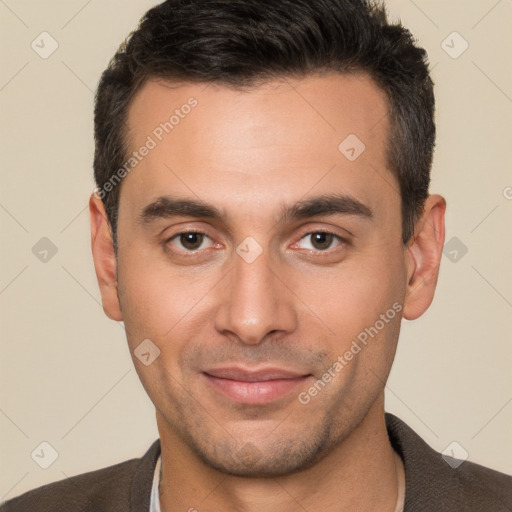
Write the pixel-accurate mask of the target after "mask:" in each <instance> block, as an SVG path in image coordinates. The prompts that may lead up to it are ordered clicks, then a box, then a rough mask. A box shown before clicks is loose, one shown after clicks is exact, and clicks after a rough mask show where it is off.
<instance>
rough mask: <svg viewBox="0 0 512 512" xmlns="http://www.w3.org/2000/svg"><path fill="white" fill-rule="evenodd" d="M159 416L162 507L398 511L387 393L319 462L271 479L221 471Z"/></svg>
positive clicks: (208, 511) (246, 511)
mask: <svg viewBox="0 0 512 512" xmlns="http://www.w3.org/2000/svg"><path fill="white" fill-rule="evenodd" d="M157 423H158V429H159V432H160V441H161V449H162V478H161V482H160V505H161V511H162V512H173V511H175V510H190V511H194V510H197V511H199V512H214V511H218V510H237V511H240V512H259V511H261V510H280V512H292V511H293V512H295V511H296V510H298V509H305V510H310V511H314V510H322V511H324V512H331V511H332V512H334V511H336V512H340V511H353V510H357V511H359V512H373V511H379V512H388V511H389V512H394V511H395V507H396V503H397V499H398V495H399V483H400V477H403V473H402V468H401V465H400V458H399V457H397V455H396V454H395V453H394V451H393V449H392V447H391V444H390V442H389V438H388V435H387V430H386V424H385V419H384V401H383V397H380V398H379V399H378V400H377V401H376V402H375V403H374V404H373V406H372V407H371V408H370V410H369V411H368V413H367V414H366V416H365V417H364V419H363V420H362V421H361V423H360V424H359V425H358V426H357V427H356V428H355V429H354V430H353V431H352V432H351V433H350V435H349V436H348V437H347V438H345V439H344V440H343V441H342V442H340V443H339V444H338V445H337V446H336V448H335V449H334V450H332V451H331V452H330V453H329V454H328V455H327V456H326V457H324V458H323V459H322V460H321V461H319V462H318V463H317V464H315V465H314V466H312V467H310V468H308V469H304V470H303V471H299V472H297V473H293V474H291V475H286V476H281V477H277V478H271V479H270V478H247V477H237V476H231V475H226V474H224V473H221V472H219V471H217V470H215V469H213V468H211V467H209V466H207V465H205V464H204V463H203V462H202V461H201V460H200V459H198V457H197V456H196V455H195V454H194V453H193V452H192V451H191V450H190V449H189V448H188V446H187V445H186V444H185V443H184V442H183V441H182V440H181V439H179V438H178V437H177V436H176V435H175V434H174V433H173V432H172V431H171V430H170V429H169V428H168V425H167V424H166V423H165V421H164V420H163V418H162V417H161V416H160V415H159V413H158V412H157ZM397 462H398V464H397Z"/></svg>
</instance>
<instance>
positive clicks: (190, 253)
mask: <svg viewBox="0 0 512 512" xmlns="http://www.w3.org/2000/svg"><path fill="white" fill-rule="evenodd" d="M191 233H195V234H198V235H204V236H205V237H207V238H209V239H210V240H211V237H210V236H208V235H207V234H206V233H205V232H204V231H199V230H197V231H196V230H194V229H190V230H187V231H180V232H179V233H175V234H174V235H173V236H172V237H170V238H167V239H166V240H165V241H164V246H165V247H166V248H167V250H169V251H170V252H172V253H173V254H178V255H185V256H186V257H187V256H194V255H196V254H197V253H198V252H200V251H203V250H204V249H196V250H195V251H188V250H184V251H183V252H181V251H176V250H174V249H170V248H169V243H170V242H171V241H172V240H174V239H176V238H179V237H180V236H181V235H188V234H191ZM316 234H323V235H332V236H333V237H334V238H335V239H336V240H337V241H338V242H339V243H338V245H337V246H336V247H338V246H339V245H347V244H348V240H346V239H345V238H343V237H342V236H340V235H338V234H336V233H334V232H332V231H329V230H318V231H308V232H306V233H304V234H303V235H302V236H301V237H300V238H299V242H300V241H301V240H302V239H303V238H305V237H307V236H310V235H316ZM296 243H298V242H295V244H296ZM295 244H294V245H295ZM303 250H305V251H308V252H315V253H318V254H330V253H331V252H332V250H331V249H326V250H323V251H322V250H320V249H316V250H315V249H303Z"/></svg>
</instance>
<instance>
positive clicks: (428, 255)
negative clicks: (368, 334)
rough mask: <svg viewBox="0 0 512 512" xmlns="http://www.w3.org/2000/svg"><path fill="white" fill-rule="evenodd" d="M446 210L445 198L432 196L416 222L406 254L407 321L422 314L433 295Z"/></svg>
mask: <svg viewBox="0 0 512 512" xmlns="http://www.w3.org/2000/svg"><path fill="white" fill-rule="evenodd" d="M445 211H446V201H445V200H444V198H443V197H441V196H439V195H431V196H429V197H428V198H427V200H426V201H425V208H424V211H423V214H422V215H421V217H420V218H419V219H418V221H417V222H416V227H415V231H414V235H413V239H412V241H411V242H410V243H409V246H408V248H407V254H406V258H407V278H408V279H407V290H406V296H405V303H404V310H403V317H404V318H406V319H407V320H414V319H416V318H418V317H419V316H421V315H422V314H423V313H424V312H425V311H426V310H427V309H428V307H429V306H430V304H431V303H432V300H433V298H434V292H435V289H436V285H437V278H438V275H439V266H440V263H441V257H442V253H443V245H444V237H445V228H444V215H445Z"/></svg>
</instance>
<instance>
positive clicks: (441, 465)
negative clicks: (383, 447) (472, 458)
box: [386, 414, 512, 512]
mask: <svg viewBox="0 0 512 512" xmlns="http://www.w3.org/2000/svg"><path fill="white" fill-rule="evenodd" d="M386 424H387V428H388V435H389V438H390V441H391V444H392V445H393V448H394V449H395V450H396V451H397V452H398V453H399V454H400V456H401V457H402V460H403V462H404V467H405V474H406V491H405V494H406V496H405V510H406V511H409V510H414V511H415V512H421V511H425V512H427V511H430V510H441V509H442V510H457V511H458V512H489V511H490V510H492V511H493V512H505V511H508V512H510V511H511V510H512V477H511V476H509V475H506V474H504V473H500V472H498V471H494V470H492V469H490V468H486V467H484V466H481V465H479V464H475V463H473V462H469V461H461V460H457V459H453V458H450V457H447V456H445V455H442V454H441V453H438V452H437V451H435V450H434V449H433V448H431V447H430V446H429V445H428V444H427V443H426V442H425V441H423V439H422V438H421V437H420V436H419V435H418V434H416V432H414V431H413V430H412V429H411V428H410V427H409V426H408V425H407V424H405V423H404V422H403V421H402V420H400V419H399V418H397V417H396V416H393V415H392V414H386Z"/></svg>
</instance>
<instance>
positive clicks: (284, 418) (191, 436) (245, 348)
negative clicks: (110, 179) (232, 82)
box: [102, 74, 411, 475]
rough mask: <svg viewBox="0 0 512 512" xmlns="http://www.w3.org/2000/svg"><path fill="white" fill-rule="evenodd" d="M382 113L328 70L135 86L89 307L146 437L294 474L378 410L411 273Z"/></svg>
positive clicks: (362, 90) (372, 91) (364, 87)
mask: <svg viewBox="0 0 512 512" xmlns="http://www.w3.org/2000/svg"><path fill="white" fill-rule="evenodd" d="M185 105H188V107H185ZM386 112H387V102H386V97H385V95H384V93H383V92H382V91H381V90H380V89H379V88H378V87H377V86H376V85H375V84H374V83H373V81H372V80H370V78H368V77H367V76H364V75H353V76H347V75H345V76H342V75H334V74H333V75H324V76H311V77H308V78H305V79H303V80H300V81H299V80H291V79H290V80H276V81H273V82H269V83H267V84H265V85H262V86H258V87H256V88H253V89H250V90H245V91H240V90H238V91H237V90H233V89H230V88H228V87H224V86H219V85H214V84H210V85H208V86H206V85H205V84H182V85H180V86H178V85H171V84H168V83H164V82H148V83H146V84H145V85H144V86H143V87H142V89H141V90H140V91H139V92H138V94H137V96H136V97H135V99H134V101H133V103H132V105H131V107H130V110H129V119H128V126H129V132H130V137H129V140H130V143H131V149H132V150H133V151H137V152H138V156H137V157H136V158H137V163H136V166H134V168H133V169H132V170H131V171H130V172H129V173H128V175H127V176H126V177H125V178H124V180H123V183H122V186H121V194H120V204H119V222H118V242H119V252H118V261H117V268H116V272H117V290H118V293H116V294H115V297H114V295H113V294H112V293H109V292H107V291H105V289H102V293H103V298H104V305H105V309H106V310H107V308H108V309H109V310H110V316H112V317H113V318H116V319H119V320H120V319H122V320H123V321H124V324H125V327H126V332H127V338H128V343H129V347H130V351H131V353H132V357H133V361H134V364H135V367H136V369H137V372H138V374H139V377H140V379H141V381H142V383H143V385H144V387H145V389H146V391H147V393H148V394H149V396H150V398H151V399H152V401H153V403H154V405H155V407H156V409H157V419H158V424H159V429H160V431H161V437H165V438H166V439H167V440H168V442H172V443H174V444H175V445H177V446H180V448H181V449H182V451H188V452H190V453H191V454H193V455H194V456H196V457H197V458H198V459H199V460H201V461H203V462H204V463H206V464H208V465H209V466H211V467H213V468H216V469H219V470H221V471H224V472H227V473H230V474H237V475H283V474H289V473H292V472H294V471H297V470H299V469H301V468H305V467H308V466H310V465H311V464H313V463H315V462H317V461H319V460H321V459H322V458H323V457H325V456H326V454H328V453H330V452H332V450H333V449H335V448H336V447H337V446H339V444H340V442H341V441H342V440H344V439H345V438H347V436H349V435H350V433H351V432H352V431H353V429H354V428H355V427H356V426H357V425H358V424H359V423H360V422H361V421H362V419H363V418H364V417H365V416H366V415H367V414H368V413H369V411H371V410H372V408H374V407H376V404H377V403H379V404H380V406H381V402H380V401H379V400H380V399H381V398H382V393H383V387H384V382H385V380H386V378H387V376H388V373H389V370H390V367H391V364H392V360H393V357H394V353H395V348H396V343H397V339H398V334H399V326H400V320H401V316H402V313H403V306H404V301H405V300H406V298H407V293H408V288H407V286H408V280H409V279H410V268H411V265H410V261H411V260H410V254H409V252H408V250H407V249H405V248H404V247H403V245H402V240H401V236H402V221H401V208H400V196H399V193H398V190H399V185H398V183H397V181H396V179H395V178H394V176H393V174H392V173H391V171H390V169H389V167H388V165H387V158H386V141H387V135H388V129H389V124H388V119H387V115H386ZM172 115H174V116H175V117H174V119H171V116H172ZM170 119H171V121H170V123H171V124H168V125H165V124H162V123H165V122H166V121H169V120H170ZM171 126H172V127H171ZM167 132H168V133H167ZM144 146H146V147H148V148H149V149H148V150H147V151H144V150H142V151H140V148H141V147H144ZM143 153H144V155H142V154H143ZM117 300H118V302H117ZM116 311H117V313H116ZM143 340H151V341H150V342H148V341H145V342H144V343H145V344H146V345H141V343H142V342H143ZM139 346H140V347H139ZM138 347H139V351H140V350H141V347H144V350H143V352H144V353H145V354H146V355H145V356H144V357H145V359H146V361H145V362H146V363H148V362H150V364H143V363H142V362H141V360H139V358H138V357H136V355H135V354H136V353H138V351H137V349H138ZM148 347H149V349H148ZM158 351H159V354H158ZM134 352H135V354H134ZM156 355H158V357H156V358H154V357H155V356H156ZM144 357H143V359H144ZM153 359H154V360H153ZM151 361H152V362H151Z"/></svg>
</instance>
